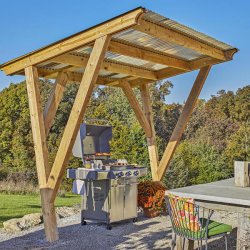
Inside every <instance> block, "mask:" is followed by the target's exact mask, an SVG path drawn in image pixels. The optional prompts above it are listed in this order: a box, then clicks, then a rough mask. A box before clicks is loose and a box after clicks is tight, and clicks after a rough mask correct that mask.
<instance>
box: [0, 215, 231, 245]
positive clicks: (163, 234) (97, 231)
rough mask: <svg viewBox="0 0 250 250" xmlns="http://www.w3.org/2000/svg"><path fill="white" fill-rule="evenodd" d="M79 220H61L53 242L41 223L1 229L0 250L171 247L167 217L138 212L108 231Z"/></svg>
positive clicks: (78, 216) (98, 225)
mask: <svg viewBox="0 0 250 250" xmlns="http://www.w3.org/2000/svg"><path fill="white" fill-rule="evenodd" d="M79 221H80V215H75V216H71V217H68V218H64V219H60V221H59V223H58V226H59V236H60V240H58V241H57V242H55V243H53V244H49V243H47V242H46V240H45V239H44V231H43V226H42V225H41V226H37V227H34V228H32V229H30V230H28V231H22V232H20V233H16V234H7V233H5V232H4V231H3V229H0V249H18V250H22V249H25V250H28V249H65V250H74V249H75V250H80V249H84V250H88V249H91V250H98V249H101V250H106V249H107V250H112V249H117V250H122V249H143V250H144V249H149V250H151V249H170V241H171V224H170V220H169V217H168V216H160V217H157V218H152V219H148V218H145V217H144V216H143V215H140V216H139V219H138V222H136V223H132V222H125V223H119V224H118V223H117V224H115V225H114V226H113V228H112V230H110V231H109V230H106V227H105V225H104V224H97V223H93V222H90V223H88V224H87V225H86V226H81V225H80V224H79ZM235 239H236V231H235V230H234V231H233V233H232V234H231V235H230V236H229V240H228V245H229V248H228V249H229V250H230V249H236V248H235V245H236V242H235ZM209 249H218V250H221V249H224V240H221V239H213V240H210V243H209Z"/></svg>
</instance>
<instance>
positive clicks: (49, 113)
mask: <svg viewBox="0 0 250 250" xmlns="http://www.w3.org/2000/svg"><path fill="white" fill-rule="evenodd" d="M67 82H68V76H67V73H66V72H59V73H58V75H57V78H56V82H55V83H54V86H53V88H52V90H51V93H50V96H49V99H48V101H47V103H46V105H45V108H44V112H43V116H44V126H45V132H46V135H48V133H49V130H50V128H51V126H52V123H53V120H54V118H55V115H56V111H57V109H58V106H59V104H60V101H61V100H62V97H63V92H64V89H65V85H66V84H67Z"/></svg>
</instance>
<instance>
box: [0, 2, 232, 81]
mask: <svg viewBox="0 0 250 250" xmlns="http://www.w3.org/2000/svg"><path fill="white" fill-rule="evenodd" d="M106 34H110V35H112V38H111V42H110V45H109V47H108V51H107V52H106V55H105V60H104V62H103V64H102V67H101V70H100V73H99V79H98V84H104V85H106V84H108V85H115V84H117V81H118V80H119V79H126V78H127V79H129V80H131V81H134V82H135V83H136V84H138V83H140V81H144V82H145V81H146V82H147V81H148V82H152V81H156V80H160V79H164V78H168V77H171V76H174V75H177V74H182V73H185V72H189V71H192V70H196V69H199V68H201V67H204V66H206V65H213V64H217V63H222V62H225V61H229V60H232V58H233V55H234V53H236V52H237V49H236V48H235V47H232V46H230V45H228V44H226V43H223V42H221V41H218V40H216V39H214V38H212V37H210V36H207V35H205V34H203V33H200V32H198V31H196V30H194V29H191V28H189V27H187V26H185V25H182V24H179V23H177V22H175V21H173V20H171V19H169V18H166V17H163V16H161V15H159V14H157V13H154V12H152V11H149V10H146V9H144V8H142V7H139V8H136V9H134V10H131V11H129V12H127V13H124V14H122V15H120V16H117V17H115V18H112V19H110V20H108V21H106V22H104V23H101V24H98V25H96V26H93V27H91V28H89V29H86V30H83V31H81V32H79V33H77V34H74V35H72V36H70V37H67V38H64V39H62V40H60V41H57V42H55V43H53V44H50V45H48V46H46V47H43V48H41V49H38V50H36V51H33V52H31V53H28V54H26V55H23V56H21V57H18V58H16V59H13V60H11V61H9V62H6V63H4V64H2V65H0V69H1V70H3V71H4V72H5V73H6V74H7V75H15V74H24V68H25V67H27V66H30V65H34V66H37V67H38V72H39V76H41V77H47V78H56V76H57V74H58V72H60V71H67V72H68V74H69V75H70V77H71V80H72V81H80V80H81V76H82V74H83V72H84V69H85V66H86V64H87V61H88V57H89V55H90V53H91V50H92V46H93V43H94V41H95V39H96V38H98V37H101V36H103V35H106ZM136 84H135V85H136Z"/></svg>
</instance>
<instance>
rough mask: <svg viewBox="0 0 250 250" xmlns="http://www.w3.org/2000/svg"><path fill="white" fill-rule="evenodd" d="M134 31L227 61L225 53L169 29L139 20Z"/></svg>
mask: <svg viewBox="0 0 250 250" xmlns="http://www.w3.org/2000/svg"><path fill="white" fill-rule="evenodd" d="M136 29H137V30H139V31H141V32H144V33H147V34H149V35H152V36H154V37H157V38H159V39H161V40H163V41H167V42H172V43H174V44H178V45H181V46H184V47H186V48H189V49H192V50H194V51H197V52H199V53H201V54H203V55H208V56H210V57H213V58H216V59H219V60H222V61H226V60H227V57H226V55H225V53H224V52H223V51H222V50H220V49H218V48H216V47H214V46H211V45H208V44H205V43H203V42H201V41H199V40H196V39H194V38H191V37H188V36H185V35H184V34H182V33H180V32H177V31H175V30H173V29H169V28H166V27H163V26H160V25H157V24H154V23H151V22H148V21H146V20H144V19H142V18H141V19H140V20H139V25H138V26H136Z"/></svg>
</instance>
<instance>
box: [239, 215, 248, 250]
mask: <svg viewBox="0 0 250 250" xmlns="http://www.w3.org/2000/svg"><path fill="white" fill-rule="evenodd" d="M237 250H250V215H249V214H241V213H239V214H238V228H237Z"/></svg>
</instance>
